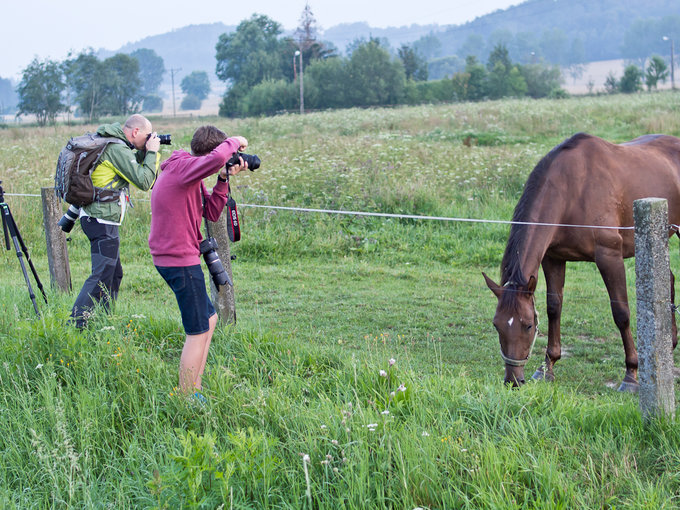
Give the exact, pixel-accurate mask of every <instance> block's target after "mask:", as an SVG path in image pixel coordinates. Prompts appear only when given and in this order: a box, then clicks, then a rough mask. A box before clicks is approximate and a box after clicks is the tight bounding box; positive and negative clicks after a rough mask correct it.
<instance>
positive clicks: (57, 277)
mask: <svg viewBox="0 0 680 510" xmlns="http://www.w3.org/2000/svg"><path fill="white" fill-rule="evenodd" d="M40 193H41V195H42V207H43V224H44V226H45V241H46V242H47V262H48V264H49V268H50V280H51V282H52V286H53V287H57V288H58V289H60V290H62V291H64V292H69V291H70V290H71V267H70V266H69V262H68V248H67V246H66V235H65V234H64V232H63V231H62V230H61V228H59V225H57V222H58V221H59V220H60V219H61V217H62V216H63V212H62V210H61V207H60V205H59V201H58V200H57V196H56V195H55V194H54V188H41V189H40Z"/></svg>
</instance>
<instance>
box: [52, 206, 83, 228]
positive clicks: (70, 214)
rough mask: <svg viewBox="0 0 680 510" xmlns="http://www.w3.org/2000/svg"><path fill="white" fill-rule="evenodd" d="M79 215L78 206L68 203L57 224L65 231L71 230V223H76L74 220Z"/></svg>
mask: <svg viewBox="0 0 680 510" xmlns="http://www.w3.org/2000/svg"><path fill="white" fill-rule="evenodd" d="M78 216H80V207H76V206H75V205H70V206H69V208H68V209H67V210H66V213H65V214H64V215H63V216H62V217H61V219H60V220H59V222H58V223H57V225H59V227H60V228H61V229H62V230H63V231H64V232H66V233H68V232H70V231H71V230H73V225H75V224H76V220H77V219H78Z"/></svg>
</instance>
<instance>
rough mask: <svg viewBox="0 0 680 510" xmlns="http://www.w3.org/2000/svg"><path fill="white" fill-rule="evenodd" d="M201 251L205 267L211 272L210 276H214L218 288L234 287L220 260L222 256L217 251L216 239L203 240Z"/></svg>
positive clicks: (200, 246)
mask: <svg viewBox="0 0 680 510" xmlns="http://www.w3.org/2000/svg"><path fill="white" fill-rule="evenodd" d="M199 250H200V252H201V253H202V254H203V260H205V265H206V266H208V271H210V276H212V279H213V282H214V283H215V286H216V287H219V286H220V285H225V284H227V283H228V284H229V285H231V286H232V287H233V286H234V284H233V283H232V282H231V280H230V279H229V274H228V273H227V271H226V269H224V265H223V264H222V261H221V260H220V256H219V255H218V254H217V252H216V251H215V250H217V241H216V240H215V238H214V237H208V238H207V239H203V241H201V244H200V245H199Z"/></svg>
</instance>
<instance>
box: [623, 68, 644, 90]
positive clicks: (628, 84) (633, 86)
mask: <svg viewBox="0 0 680 510" xmlns="http://www.w3.org/2000/svg"><path fill="white" fill-rule="evenodd" d="M642 75H643V73H642V70H641V69H640V68H639V67H638V66H636V65H632V64H631V65H629V66H627V67H626V68H625V69H624V70H623V76H622V77H621V81H620V82H619V89H620V90H621V92H624V93H626V94H632V93H634V92H639V91H641V90H642Z"/></svg>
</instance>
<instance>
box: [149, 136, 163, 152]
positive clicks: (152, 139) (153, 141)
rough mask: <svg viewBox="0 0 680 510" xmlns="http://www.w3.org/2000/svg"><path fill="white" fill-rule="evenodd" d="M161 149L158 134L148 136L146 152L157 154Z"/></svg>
mask: <svg viewBox="0 0 680 510" xmlns="http://www.w3.org/2000/svg"><path fill="white" fill-rule="evenodd" d="M160 149H161V139H160V138H158V134H157V133H156V132H155V131H154V132H153V133H151V135H149V139H148V140H147V141H146V150H147V151H152V152H158V151H159V150H160Z"/></svg>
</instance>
